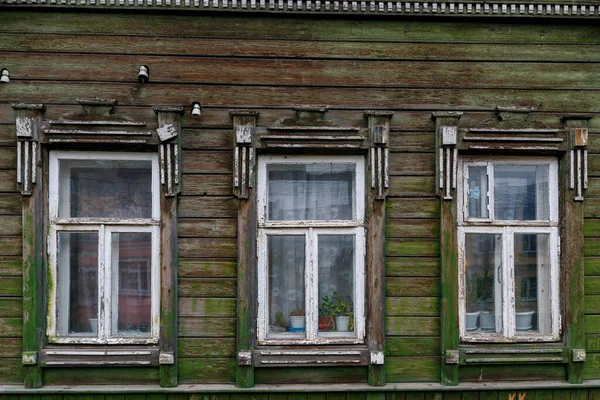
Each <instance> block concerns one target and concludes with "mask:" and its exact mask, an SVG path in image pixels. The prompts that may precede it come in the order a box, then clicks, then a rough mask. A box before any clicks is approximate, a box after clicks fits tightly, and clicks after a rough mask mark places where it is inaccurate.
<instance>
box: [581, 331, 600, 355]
mask: <svg viewBox="0 0 600 400" xmlns="http://www.w3.org/2000/svg"><path fill="white" fill-rule="evenodd" d="M585 349H586V351H588V352H590V353H599V352H600V334H590V333H588V334H586V335H585Z"/></svg>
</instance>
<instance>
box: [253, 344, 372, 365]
mask: <svg viewBox="0 0 600 400" xmlns="http://www.w3.org/2000/svg"><path fill="white" fill-rule="evenodd" d="M369 357H370V353H369V350H368V348H367V347H366V346H365V345H360V346H335V347H330V346H328V347H324V346H321V347H310V348H291V347H290V346H288V347H273V346H269V347H266V346H261V347H257V348H256V349H255V350H254V351H253V352H252V360H253V365H254V366H255V367H285V366H289V367H297V366H303V367H316V366H340V365H344V366H364V365H369Z"/></svg>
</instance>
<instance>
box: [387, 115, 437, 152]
mask: <svg viewBox="0 0 600 400" xmlns="http://www.w3.org/2000/svg"><path fill="white" fill-rule="evenodd" d="M406 116H407V117H410V116H409V115H406ZM423 118H424V119H425V121H422V122H421V124H418V125H416V124H415V126H414V127H415V128H416V127H418V128H420V129H428V131H427V132H411V131H408V129H410V128H409V127H408V126H407V125H406V124H404V122H407V121H403V120H402V117H400V121H399V122H400V125H399V126H398V127H396V126H392V128H393V129H401V131H400V132H398V131H395V130H394V131H392V132H390V150H391V151H402V152H409V153H415V152H428V153H430V152H434V151H435V135H434V134H433V129H434V127H433V126H429V125H427V123H428V122H429V121H427V116H426V115H423ZM392 122H394V121H393V120H392Z"/></svg>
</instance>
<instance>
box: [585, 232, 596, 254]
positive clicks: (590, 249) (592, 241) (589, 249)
mask: <svg viewBox="0 0 600 400" xmlns="http://www.w3.org/2000/svg"><path fill="white" fill-rule="evenodd" d="M583 254H584V255H585V256H600V236H594V237H590V236H588V237H585V238H584V240H583Z"/></svg>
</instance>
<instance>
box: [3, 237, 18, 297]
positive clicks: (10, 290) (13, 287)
mask: <svg viewBox="0 0 600 400" xmlns="http://www.w3.org/2000/svg"><path fill="white" fill-rule="evenodd" d="M0 241H2V238H0ZM1 279H2V285H0V296H7V297H8V296H23V278H22V277H20V276H3V277H2V278H1Z"/></svg>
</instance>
